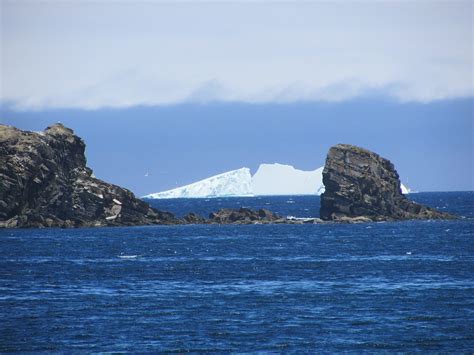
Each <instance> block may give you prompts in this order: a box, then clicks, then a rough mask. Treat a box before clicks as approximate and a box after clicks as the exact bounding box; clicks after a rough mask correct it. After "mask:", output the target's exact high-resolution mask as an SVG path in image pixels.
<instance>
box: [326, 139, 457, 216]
mask: <svg viewBox="0 0 474 355" xmlns="http://www.w3.org/2000/svg"><path fill="white" fill-rule="evenodd" d="M323 183H324V186H325V187H326V191H325V192H324V193H323V194H322V195H321V210H320V216H321V218H322V219H323V220H332V221H338V222H346V223H350V222H357V221H359V222H360V221H362V222H363V221H386V220H405V219H452V218H456V217H455V216H453V215H450V214H447V213H443V212H439V211H437V210H434V209H432V208H429V207H426V206H423V205H420V204H418V203H415V202H412V201H409V200H408V199H407V198H406V197H405V196H404V195H402V192H401V190H400V179H399V176H398V173H397V171H396V170H395V167H394V166H393V164H392V163H391V162H390V161H389V160H387V159H384V158H382V157H380V156H379V155H377V154H375V153H373V152H370V151H368V150H365V149H363V148H359V147H356V146H352V145H348V144H338V145H336V146H334V147H332V148H331V149H330V150H329V153H328V155H327V159H326V165H325V166H324V171H323Z"/></svg>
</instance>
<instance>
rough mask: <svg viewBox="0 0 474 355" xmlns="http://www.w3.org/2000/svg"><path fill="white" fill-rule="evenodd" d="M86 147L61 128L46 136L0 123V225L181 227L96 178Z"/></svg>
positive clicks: (43, 133)
mask: <svg viewBox="0 0 474 355" xmlns="http://www.w3.org/2000/svg"><path fill="white" fill-rule="evenodd" d="M84 149H85V144H84V142H83V141H82V139H81V138H79V137H78V136H76V135H74V132H73V131H72V130H71V129H69V128H66V127H64V126H63V125H62V124H55V125H53V126H51V127H48V128H47V129H46V130H45V131H44V132H27V131H21V130H19V129H16V128H14V127H10V126H5V125H0V227H82V226H118V225H143V224H176V223H180V221H179V220H177V219H176V218H175V217H174V216H173V215H172V214H171V213H167V212H161V211H157V210H154V209H152V208H150V206H149V205H148V204H147V203H145V202H144V201H142V200H139V199H137V198H135V196H134V195H133V193H132V192H130V191H129V190H126V189H124V188H121V187H119V186H116V185H112V184H109V183H106V182H104V181H102V180H99V179H96V178H94V177H93V175H92V170H91V169H89V168H88V167H86V158H85V155H84Z"/></svg>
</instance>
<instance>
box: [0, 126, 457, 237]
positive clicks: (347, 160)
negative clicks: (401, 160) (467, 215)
mask: <svg viewBox="0 0 474 355" xmlns="http://www.w3.org/2000/svg"><path fill="white" fill-rule="evenodd" d="M84 152H85V143H84V141H83V140H82V139H81V138H79V137H78V136H76V135H75V134H74V132H73V131H72V130H71V129H69V128H67V127H64V126H63V125H62V124H60V123H58V124H54V125H52V126H50V127H48V128H46V129H45V130H44V131H43V132H29V131H22V130H20V129H17V128H15V127H11V126H6V125H0V228H45V227H61V228H73V227H103V226H137V225H154V224H161V225H181V224H270V223H274V224H319V223H334V222H337V223H362V222H372V221H383V220H401V219H451V218H455V216H452V215H449V214H446V213H441V212H438V211H436V210H434V209H431V208H428V207H425V206H422V205H419V204H416V203H414V202H411V201H408V200H407V199H406V198H405V197H404V196H403V195H402V194H401V191H400V180H399V179H398V174H397V172H396V171H395V169H394V167H393V164H391V163H390V162H389V161H387V160H385V159H383V158H381V157H379V156H378V155H377V154H375V153H372V152H369V151H366V150H364V149H362V148H358V147H354V146H349V145H337V146H335V147H332V148H331V149H330V151H329V154H328V158H327V160H326V165H325V169H324V172H323V181H324V184H325V186H326V192H325V193H324V194H323V195H322V197H321V219H319V218H286V217H282V216H279V215H278V214H276V213H274V212H271V211H269V210H266V209H259V210H257V211H255V210H251V209H248V208H240V209H221V210H219V211H217V212H214V213H211V214H210V215H209V217H208V218H204V217H202V216H199V215H197V214H195V213H189V214H188V215H186V216H185V217H184V218H177V217H176V216H174V215H173V214H172V213H170V212H165V211H160V210H157V209H154V208H152V207H150V206H149V205H148V204H147V203H146V202H145V201H142V200H140V199H138V198H136V197H135V195H134V194H133V193H132V192H131V191H129V190H127V189H124V188H122V187H119V186H116V185H113V184H110V183H107V182H105V181H102V180H100V179H97V178H95V177H94V175H93V173H92V170H91V169H90V168H88V167H87V166H86V157H85V154H84Z"/></svg>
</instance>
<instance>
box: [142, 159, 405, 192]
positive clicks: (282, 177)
mask: <svg viewBox="0 0 474 355" xmlns="http://www.w3.org/2000/svg"><path fill="white" fill-rule="evenodd" d="M323 169H324V167H320V168H318V169H316V170H309V171H304V170H298V169H295V168H294V167H293V166H291V165H284V164H278V163H274V164H260V166H259V167H258V169H257V172H256V173H255V174H254V175H253V176H252V175H251V174H250V169H249V168H241V169H237V170H232V171H228V172H226V173H222V174H219V175H215V176H211V177H209V178H207V179H203V180H200V181H197V182H195V183H192V184H190V185H186V186H182V187H178V188H176V189H172V190H167V191H163V192H157V193H152V194H149V195H146V196H143V197H144V198H151V199H164V198H203V197H204V198H210V197H231V196H232V197H238V196H278V195H321V194H322V193H323V192H324V185H323ZM401 189H402V193H404V194H407V193H410V189H409V188H407V187H406V186H404V185H403V184H402V185H401Z"/></svg>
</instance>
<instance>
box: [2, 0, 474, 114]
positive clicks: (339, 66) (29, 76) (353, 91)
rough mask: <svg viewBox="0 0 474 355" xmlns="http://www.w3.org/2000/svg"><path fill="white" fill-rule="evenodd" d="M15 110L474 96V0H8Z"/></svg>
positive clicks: (9, 85)
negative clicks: (369, 96)
mask: <svg viewBox="0 0 474 355" xmlns="http://www.w3.org/2000/svg"><path fill="white" fill-rule="evenodd" d="M1 6H2V7H1V8H2V28H1V30H2V31H1V33H2V41H1V44H2V48H1V49H2V51H1V53H2V54H1V60H2V63H1V86H2V87H1V99H2V100H3V101H4V102H10V103H11V104H12V105H13V106H14V107H16V108H17V109H42V108H52V107H67V108H91V109H93V108H100V107H126V106H133V105H161V104H170V103H180V102H196V101H198V102H203V101H212V100H217V101H244V102H292V101H299V100H324V101H340V100H346V99H351V98H354V97H358V96H361V95H367V94H383V95H388V96H391V97H394V98H396V99H399V100H402V101H420V102H429V101H433V100H441V99H450V98H459V97H470V96H473V91H474V89H473V77H472V75H473V70H472V69H473V68H472V59H473V48H472V21H473V5H472V2H470V1H449V2H439V1H437V2H433V1H418V2H331V3H330V2H297V3H291V2H279V3H267V2H238V3H231V2H226V3H216V2H213V3H208V2H199V3H197V4H195V3H190V2H178V3H168V2H164V1H148V2H121V3H117V2H77V1H56V2H32V1H2V2H1Z"/></svg>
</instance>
